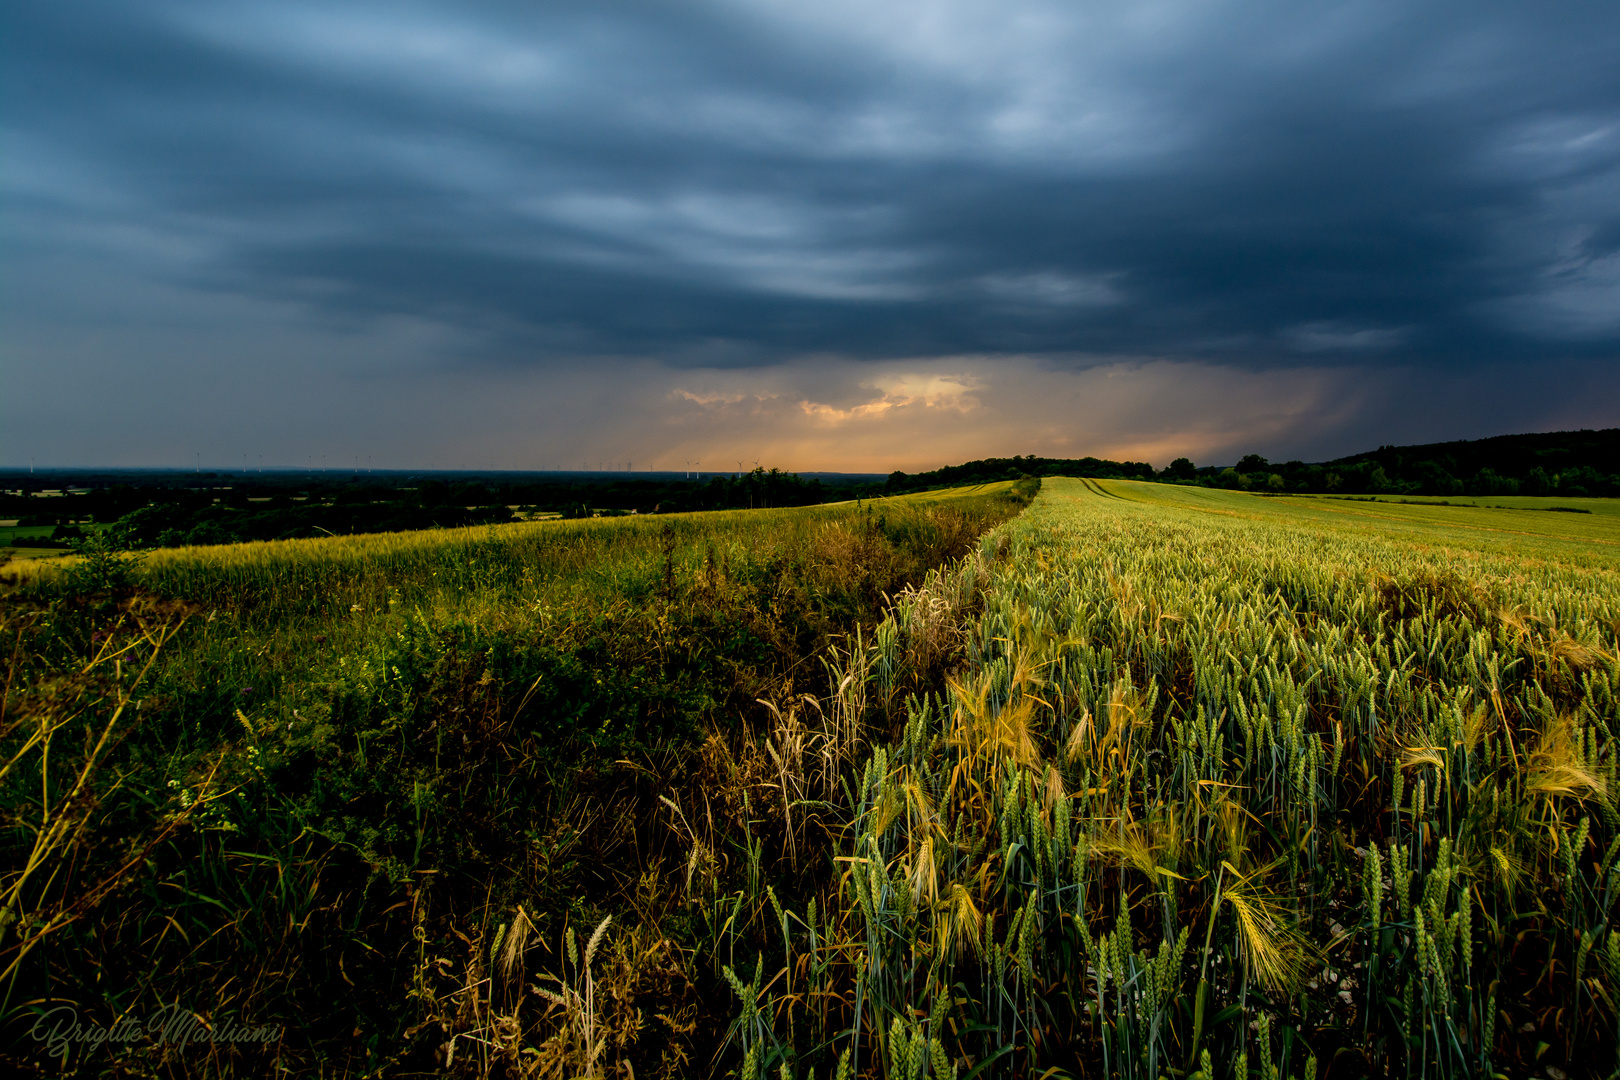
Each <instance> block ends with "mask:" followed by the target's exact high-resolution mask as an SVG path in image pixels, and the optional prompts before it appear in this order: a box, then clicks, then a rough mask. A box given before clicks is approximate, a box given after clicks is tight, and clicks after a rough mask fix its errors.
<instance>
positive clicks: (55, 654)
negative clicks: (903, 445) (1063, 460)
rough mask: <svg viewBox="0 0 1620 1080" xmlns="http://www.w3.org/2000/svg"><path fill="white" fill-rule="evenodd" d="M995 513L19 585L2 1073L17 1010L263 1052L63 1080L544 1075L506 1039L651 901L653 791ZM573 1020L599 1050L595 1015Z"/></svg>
mask: <svg viewBox="0 0 1620 1080" xmlns="http://www.w3.org/2000/svg"><path fill="white" fill-rule="evenodd" d="M1007 487H1008V486H1007V485H1002V486H1001V488H1000V489H999V490H998V489H992V490H988V491H985V492H983V493H981V495H980V496H979V497H970V498H966V499H962V498H951V499H915V498H913V499H908V500H884V501H881V502H878V503H876V504H861V505H845V506H836V507H823V508H806V509H802V510H787V511H763V512H756V513H752V514H749V513H722V514H709V515H680V516H670V517H664V518H658V519H653V520H646V521H643V520H636V519H629V520H625V519H618V520H615V521H603V522H594V521H586V522H567V523H564V522H558V523H544V524H535V525H527V526H523V525H519V526H505V527H491V528H486V529H473V530H459V531H455V532H450V533H444V532H441V533H437V534H409V535H400V536H383V537H354V538H334V539H330V540H326V541H313V542H311V541H303V542H289V543H281V544H261V545H245V546H243V547H241V548H204V549H196V550H191V551H164V552H155V553H150V554H148V555H147V556H146V557H145V558H143V559H142V560H140V561H139V563H138V564H130V565H125V566H122V567H117V566H114V567H113V569H116V570H118V574H116V575H110V576H109V575H107V574H103V575H102V577H103V578H106V579H107V580H108V581H112V580H113V578H114V577H116V578H119V579H120V580H127V581H128V582H130V583H132V584H133V586H134V589H133V591H129V590H127V589H126V590H124V591H122V592H120V591H118V590H117V589H116V588H115V589H112V590H110V591H109V590H108V589H105V588H103V589H100V590H99V591H98V590H97V589H96V588H93V587H91V588H88V591H87V585H86V581H87V578H86V575H84V574H82V573H79V572H78V571H77V568H76V564H74V563H72V562H64V563H62V564H58V565H57V566H38V567H30V568H28V570H27V571H26V576H24V577H22V578H21V579H20V580H18V579H15V578H14V579H13V581H12V590H11V592H10V594H9V596H8V597H7V598H6V601H5V604H4V607H3V609H0V617H3V621H4V629H5V631H6V637H7V639H8V640H9V641H10V642H11V643H12V645H13V646H14V647H13V649H12V651H11V657H10V663H9V665H8V673H7V686H6V693H5V697H4V712H0V722H3V724H4V727H3V728H0V750H3V751H4V753H5V755H6V756H5V758H4V759H0V760H5V761H9V762H10V764H9V765H8V766H7V767H6V771H5V772H4V773H0V795H3V799H0V805H3V807H4V808H5V812H6V817H5V820H4V825H5V834H4V838H5V850H6V852H7V856H6V859H7V867H8V868H10V867H11V866H12V863H13V862H15V868H14V869H11V870H10V872H9V873H7V875H6V876H5V877H4V878H0V890H3V891H0V902H4V904H5V905H6V907H5V911H6V915H5V919H6V923H5V927H4V928H3V929H4V932H6V933H7V934H8V935H9V936H8V938H7V939H6V940H4V941H0V949H4V950H6V951H5V953H4V956H3V958H4V959H5V961H6V963H7V964H8V965H9V966H8V969H7V971H6V974H7V976H8V982H7V987H8V991H9V992H10V997H9V1007H8V1015H7V1020H8V1024H9V1027H8V1035H9V1037H10V1039H11V1041H10V1043H9V1049H8V1052H9V1053H10V1054H11V1055H12V1056H13V1057H14V1059H15V1060H17V1061H18V1062H22V1063H27V1062H34V1061H37V1060H38V1057H37V1055H38V1054H39V1052H40V1051H41V1048H40V1047H39V1046H38V1045H35V1044H33V1043H31V1042H30V1038H29V1036H28V1034H27V1033H28V1031H29V1030H30V1029H29V1023H30V1017H32V1016H37V1015H40V1014H41V1013H42V1012H44V1011H46V1010H48V1009H50V1008H52V1007H55V1006H56V1005H58V1004H62V1003H69V1004H71V1005H73V1006H74V1007H75V1008H76V1009H78V1010H79V1011H80V1012H81V1013H82V1015H83V1016H84V1018H85V1019H86V1021H87V1022H93V1023H97V1024H101V1025H103V1026H105V1025H108V1024H111V1023H112V1022H113V1021H114V1020H115V1019H117V1018H119V1017H129V1016H140V1015H143V1014H150V1013H151V1012H152V1011H153V1010H154V1009H156V1008H158V1007H161V1006H166V1005H170V1004H177V1005H179V1006H181V1007H183V1008H185V1009H189V1010H192V1011H194V1012H195V1013H196V1014H197V1015H198V1016H199V1017H200V1018H202V1019H203V1020H205V1021H207V1022H209V1023H214V1024H218V1023H221V1022H233V1023H234V1022H242V1023H252V1024H264V1023H277V1024H281V1025H284V1026H285V1030H286V1032H287V1035H286V1038H285V1039H284V1040H283V1041H281V1042H280V1043H277V1044H276V1045H275V1046H274V1047H270V1048H264V1047H255V1046H245V1047H244V1046H236V1045H227V1044H221V1045H218V1046H213V1047H211V1048H210V1051H209V1055H208V1056H207V1057H206V1058H201V1059H200V1058H198V1057H197V1056H196V1054H197V1052H196V1050H195V1048H193V1049H192V1050H191V1051H182V1050H181V1049H177V1048H176V1047H174V1046H154V1045H151V1044H150V1042H149V1041H147V1042H144V1043H141V1044H139V1045H130V1046H108V1047H99V1048H96V1049H97V1051H98V1053H99V1056H98V1057H96V1059H95V1060H94V1061H92V1060H91V1059H90V1056H89V1055H87V1054H79V1056H72V1057H70V1060H69V1061H68V1062H66V1063H53V1064H55V1065H65V1066H68V1067H82V1068H86V1069H90V1070H92V1071H95V1070H99V1069H102V1068H108V1067H110V1068H113V1069H114V1070H115V1071H116V1070H118V1069H130V1070H134V1071H150V1070H152V1069H158V1070H170V1071H174V1072H178V1073H185V1074H192V1073H197V1072H201V1073H211V1074H222V1075H223V1074H231V1073H248V1074H255V1075H257V1074H260V1073H262V1072H264V1071H265V1070H268V1069H274V1068H279V1067H286V1068H293V1069H298V1070H303V1069H312V1068H313V1069H320V1070H324V1071H326V1072H330V1073H334V1074H347V1073H351V1072H353V1073H365V1072H369V1071H372V1070H375V1069H377V1068H380V1067H384V1066H385V1065H386V1064H387V1063H388V1062H389V1061H391V1060H394V1059H398V1060H399V1061H400V1062H402V1063H409V1062H415V1063H416V1064H418V1065H420V1064H421V1063H423V1062H430V1061H432V1060H433V1059H434V1058H435V1056H436V1057H437V1059H438V1060H439V1062H440V1064H447V1063H449V1062H450V1059H452V1058H454V1059H455V1061H456V1062H457V1064H456V1067H458V1068H475V1069H479V1070H484V1071H488V1070H489V1069H492V1068H497V1067H499V1064H500V1062H502V1061H504V1060H506V1058H507V1057H508V1056H510V1054H512V1053H516V1052H517V1050H518V1048H519V1047H520V1045H528V1047H529V1049H530V1050H533V1049H534V1047H533V1045H532V1044H523V1043H522V1040H521V1039H520V1038H518V1036H519V1035H521V1034H523V1033H526V1032H529V1033H532V1030H531V1029H530V1028H528V1027H526V1026H525V1025H524V1024H522V1023H518V1022H516V1021H513V1020H511V1019H510V1014H509V1013H508V1012H507V1010H508V1009H511V1008H513V1007H514V1006H515V1005H518V1004H523V1003H527V1004H529V1006H530V1009H531V1011H533V1008H534V1006H535V1004H536V1003H537V1002H538V1001H539V999H538V998H537V997H536V996H535V995H534V994H532V993H530V992H529V989H528V987H529V986H530V985H531V984H532V979H533V977H534V975H535V974H536V973H535V972H534V971H533V970H532V969H531V968H530V967H529V966H528V963H527V955H528V953H529V952H530V951H532V947H533V946H534V945H535V944H536V943H550V944H551V945H552V946H553V947H556V946H557V945H558V944H559V941H558V940H557V938H556V935H558V934H561V933H562V932H563V931H564V930H565V929H567V928H568V927H570V926H572V924H573V922H575V921H577V920H590V921H591V925H596V923H597V922H599V921H600V918H601V916H603V915H606V914H608V913H610V912H611V911H613V910H615V907H614V905H616V904H617V903H618V898H619V897H620V896H621V894H622V893H623V891H624V887H625V882H626V880H627V877H628V878H629V879H635V878H637V877H638V876H639V875H641V874H643V873H644V872H645V873H653V878H652V879H649V880H654V881H656V880H662V879H661V877H660V876H659V874H658V873H657V872H654V871H651V870H647V869H646V868H644V867H643V866H642V865H641V862H642V860H643V856H644V855H645V853H646V844H645V842H644V840H643V838H642V837H641V836H640V835H638V824H637V823H638V819H639V818H640V817H642V816H644V815H645V814H646V813H647V811H648V808H649V807H651V806H657V805H658V803H657V801H656V799H657V793H658V792H659V791H660V790H661V788H660V786H659V784H658V783H657V782H655V781H654V780H653V779H652V776H653V774H654V771H655V770H656V771H657V772H658V773H660V774H663V775H668V774H670V773H671V772H676V771H690V770H692V769H702V768H706V767H708V766H707V760H708V758H706V757H705V755H703V754H700V753H699V749H700V748H701V747H703V746H704V745H705V743H704V740H705V738H708V737H709V736H708V735H707V732H708V731H709V729H711V728H712V729H713V730H714V731H715V732H716V734H715V736H714V737H713V738H711V739H710V741H711V742H713V743H714V744H715V746H717V747H722V748H723V747H724V746H725V745H726V744H727V743H728V742H737V741H738V740H742V739H745V736H744V735H743V729H742V728H741V727H739V724H740V723H745V722H747V720H748V719H749V717H750V716H752V715H753V714H759V715H760V716H767V715H768V713H767V712H766V711H765V710H764V707H763V706H760V705H758V704H756V701H755V699H756V698H758V697H760V696H764V695H766V694H770V695H772V696H783V695H787V696H791V694H790V687H791V686H792V685H793V683H794V681H795V680H798V681H799V682H800V683H801V684H807V683H808V682H812V681H813V682H819V680H820V668H819V665H818V661H817V660H816V657H817V656H819V655H821V654H824V653H825V652H826V651H827V648H828V645H829V642H830V641H831V640H832V635H836V634H841V633H844V632H846V631H854V630H856V629H857V628H858V626H859V625H860V623H861V622H862V621H863V620H868V621H870V620H874V619H875V618H876V617H877V616H878V615H879V614H880V613H881V610H882V604H883V598H884V594H885V592H886V591H893V590H896V589H899V588H901V587H902V586H904V584H905V583H906V582H907V581H909V580H915V579H919V578H920V577H921V575H922V574H923V573H924V572H925V571H926V570H927V569H928V567H930V566H932V565H935V564H937V563H938V562H940V561H941V560H943V559H947V558H950V557H952V556H954V555H956V554H959V553H960V552H961V551H963V550H966V549H967V548H968V547H969V546H971V544H972V543H973V541H974V538H975V537H976V536H977V535H978V534H979V533H980V532H981V531H982V530H983V529H984V528H985V527H987V526H988V525H989V524H992V523H994V522H995V521H997V520H1001V519H1002V518H1004V517H1005V516H1006V515H1007V514H1008V513H1011V512H1013V511H1014V510H1016V509H1017V507H1018V505H1019V503H1018V502H1017V501H1016V500H1015V499H1010V498H1009V497H1008V494H1007ZM99 580H100V579H98V581H99ZM784 700H785V698H784ZM789 707H790V710H791V708H792V707H793V706H791V705H790V706H789ZM775 745H778V749H779V751H780V752H781V753H785V754H789V755H795V760H796V759H797V756H802V754H803V752H804V747H803V745H802V740H800V741H799V743H795V742H794V741H793V740H783V741H781V742H780V744H775ZM822 749H824V748H822ZM709 757H713V755H712V754H711V755H709ZM715 760H716V762H718V759H715ZM787 760H788V759H787V758H784V759H783V762H784V765H786V762H787ZM778 772H779V774H781V773H782V770H781V769H779V770H778ZM832 790H833V789H831V788H828V789H827V790H825V791H823V794H824V795H825V794H828V793H830V792H831V791H832ZM784 805H785V806H786V808H787V812H788V813H790V814H791V815H792V816H793V818H794V821H795V826H796V827H798V828H801V829H802V828H805V827H808V826H811V825H813V823H814V822H815V821H816V813H817V812H816V810H815V809H813V808H800V807H797V806H795V805H794V804H793V801H792V800H789V801H788V802H787V803H786V804H784ZM640 831H645V830H644V827H642V828H640ZM723 844H724V842H721V843H720V844H719V845H718V846H717V855H718V857H720V858H722V859H723V858H724V857H725V856H726V852H725V850H724V846H723ZM752 850H753V852H754V854H755V858H754V864H753V865H754V881H755V884H756V891H757V886H758V884H759V882H760V881H761V879H762V873H763V867H764V863H763V855H762V853H761V847H760V845H759V843H758V842H756V843H755V844H754V845H753V848H752ZM654 891H656V890H654ZM651 896H652V894H651V893H649V897H651ZM663 902H664V901H663V900H662V899H653V898H649V899H648V901H647V903H648V904H649V905H652V908H656V907H657V905H659V904H662V903H663ZM520 908H521V909H522V910H524V911H527V912H532V913H533V917H532V918H531V917H529V916H528V915H521V916H520V915H519V914H518V911H519V909H520ZM652 908H649V910H652ZM503 927H505V928H506V929H504V930H503V929H502V928H503ZM513 927H518V928H521V930H514V929H512V928H513ZM496 937H499V938H501V939H502V941H501V947H500V948H495V947H494V946H493V945H492V944H491V942H492V939H493V938H496ZM626 940H629V941H635V942H639V944H637V945H635V946H634V947H631V946H629V945H626V943H625V942H626ZM663 940H664V938H663V937H662V935H660V937H659V938H657V939H654V940H651V941H648V940H642V939H638V938H636V937H635V931H632V933H631V935H630V937H629V938H628V939H619V938H615V939H614V940H612V941H602V942H598V943H597V947H596V948H597V949H599V952H597V953H596V955H594V962H595V963H596V965H597V969H599V970H600V971H601V972H602V974H603V976H604V977H605V978H609V979H612V978H614V977H616V973H622V972H624V971H625V970H627V969H628V970H634V971H641V970H643V969H644V968H645V967H646V965H648V964H650V963H652V960H650V959H649V958H650V957H655V956H656V957H663V958H664V960H663V961H660V962H662V963H665V964H666V966H667V970H665V969H660V971H661V972H662V973H661V974H657V975H656V977H654V976H649V977H650V978H654V981H655V982H658V983H659V985H665V984H666V983H667V984H669V986H671V987H673V986H674V985H675V984H674V983H670V980H672V979H675V978H676V977H677V976H679V978H681V979H683V980H684V979H685V974H684V972H685V968H684V966H683V965H682V964H680V963H677V958H678V956H679V955H680V950H679V946H678V945H676V944H670V943H667V942H666V943H665V944H658V942H659V941H663ZM627 948H628V949H630V951H629V952H626V951H625V950H626V949H627ZM591 951H593V952H594V951H595V950H591ZM584 963H585V967H586V968H587V969H588V968H589V967H590V961H589V960H587V961H585V962H584ZM604 965H605V966H604ZM576 975H581V977H586V978H587V980H588V978H589V977H588V976H584V975H582V974H581V973H577V972H575V971H574V970H573V969H569V971H568V972H567V978H569V979H574V978H575V976H576ZM525 978H528V979H529V980H530V981H529V982H525V981H524V980H525ZM568 985H569V986H574V985H576V984H575V983H572V982H571V983H569V984H568ZM632 985H639V984H636V983H634V981H633V980H632ZM682 985H688V986H689V985H690V983H689V981H687V982H685V983H683V984H682ZM555 992H556V993H557V994H558V996H559V997H561V998H562V999H563V1000H564V1001H573V1000H575V999H574V998H570V997H568V996H567V994H566V993H563V992H562V991H560V990H559V991H555ZM669 992H670V993H674V992H675V991H674V990H673V989H671V990H669ZM580 1000H583V1001H585V1002H587V1003H588V1004H589V1006H590V1009H591V1010H592V1011H593V1013H592V1014H593V1015H599V1016H600V1017H601V1024H600V1025H596V1022H595V1021H592V1025H595V1026H591V1027H590V1031H592V1032H608V1033H612V1032H615V1031H617V1032H619V1033H620V1035H619V1036H615V1037H617V1038H620V1039H621V1046H622V1039H623V1038H628V1037H629V1036H626V1035H624V1034H623V1033H624V1031H625V1030H626V1028H625V1026H624V1025H625V1024H627V1023H629V1020H627V1019H626V1016H625V1015H624V1014H622V1013H621V1012H620V1011H616V1003H615V1001H614V1000H613V999H612V998H611V995H609V996H608V998H606V999H604V998H603V997H601V996H600V995H594V994H591V993H585V994H584V997H583V998H582V999H580ZM632 1015H634V1013H633V1012H632ZM514 1025H515V1026H514ZM633 1026H634V1025H632V1027H633ZM579 1030H581V1031H583V1030H584V1029H579ZM692 1030H696V1029H695V1028H693V1029H692ZM463 1036H465V1038H463ZM580 1037H581V1038H584V1036H583V1035H582V1036H580ZM592 1039H597V1041H599V1037H598V1036H594V1035H593V1036H592V1038H589V1039H585V1041H584V1042H583V1043H578V1044H577V1045H586V1046H595V1045H596V1044H595V1042H593V1041H592ZM610 1043H611V1039H610ZM548 1045H550V1046H551V1050H550V1051H548V1053H551V1054H553V1056H555V1055H556V1054H558V1053H562V1054H563V1058H564V1059H566V1058H568V1055H569V1054H571V1053H572V1052H573V1051H568V1052H567V1053H563V1050H561V1049H559V1048H560V1047H562V1045H563V1044H561V1043H556V1042H553V1043H550V1044H548ZM568 1045H569V1046H575V1045H576V1044H575V1043H570V1044H568ZM72 1049H74V1050H75V1053H77V1052H78V1050H80V1049H82V1048H77V1047H75V1048H72ZM603 1052H606V1051H603ZM531 1056H532V1055H531ZM548 1060H549V1059H548ZM400 1067H405V1066H404V1065H403V1064H402V1065H401V1066H400Z"/></svg>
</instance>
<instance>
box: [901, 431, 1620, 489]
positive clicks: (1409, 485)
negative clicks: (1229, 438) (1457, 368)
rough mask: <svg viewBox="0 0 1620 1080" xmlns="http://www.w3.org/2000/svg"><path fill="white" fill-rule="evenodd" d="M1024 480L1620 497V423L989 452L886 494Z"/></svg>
mask: <svg viewBox="0 0 1620 1080" xmlns="http://www.w3.org/2000/svg"><path fill="white" fill-rule="evenodd" d="M1021 476H1083V477H1089V478H1093V479H1118V480H1159V481H1164V482H1170V483H1182V484H1196V485H1200V486H1203V487H1223V488H1236V489H1243V490H1257V491H1276V492H1316V493H1329V494H1331V493H1344V494H1369V493H1370V494H1405V495H1565V496H1570V497H1575V498H1580V497H1585V496H1617V495H1620V428H1605V429H1603V430H1602V431H1587V430H1584V429H1583V430H1581V431H1548V432H1541V433H1538V434H1530V435H1497V436H1494V437H1492V438H1489V439H1471V440H1465V441H1458V442H1444V443H1424V444H1421V445H1417V446H1380V447H1379V448H1378V449H1377V450H1369V451H1367V452H1365V453H1360V454H1352V455H1350V456H1349V457H1342V458H1335V459H1334V460H1332V461H1323V462H1313V463H1307V462H1304V461H1287V462H1282V463H1280V464H1273V463H1272V462H1270V461H1267V460H1266V459H1265V458H1263V457H1261V456H1260V455H1258V454H1249V455H1247V456H1246V457H1244V458H1243V459H1242V460H1240V461H1239V462H1238V463H1237V464H1236V465H1235V466H1231V467H1227V468H1222V467H1220V466H1204V467H1202V468H1200V467H1199V466H1197V465H1195V464H1194V463H1193V462H1191V461H1189V460H1188V459H1187V458H1177V459H1176V460H1175V461H1173V462H1171V463H1170V464H1169V465H1168V466H1166V467H1165V468H1163V469H1157V470H1156V469H1154V468H1153V466H1152V465H1149V464H1148V463H1147V462H1145V461H1109V460H1107V459H1105V458H1094V457H1086V458H1046V457H1035V456H1027V457H1010V458H984V459H982V460H979V461H969V462H966V463H965V464H962V465H948V466H946V467H945V468H942V469H934V470H932V471H930V472H924V473H904V472H895V473H892V474H890V476H889V478H888V480H887V481H886V482H885V483H884V485H883V490H884V491H885V492H887V493H891V494H895V493H899V492H905V491H920V490H924V489H926V488H932V487H948V486H956V485H959V484H982V483H988V482H990V481H994V480H1016V479H1018V478H1019V477H1021Z"/></svg>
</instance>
